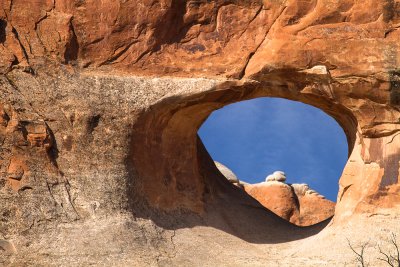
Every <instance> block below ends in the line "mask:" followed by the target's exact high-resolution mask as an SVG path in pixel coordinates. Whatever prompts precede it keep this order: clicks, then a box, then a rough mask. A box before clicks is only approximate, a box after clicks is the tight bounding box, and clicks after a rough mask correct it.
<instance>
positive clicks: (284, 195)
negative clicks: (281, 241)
mask: <svg viewBox="0 0 400 267" xmlns="http://www.w3.org/2000/svg"><path fill="white" fill-rule="evenodd" d="M244 188H245V190H246V192H247V193H248V194H249V195H250V196H252V197H254V198H255V199H257V201H258V202H260V203H261V204H262V205H263V206H264V207H266V208H267V209H269V210H271V211H272V212H274V213H275V214H276V215H278V216H279V217H281V218H283V219H285V220H287V221H290V222H291V223H294V224H298V223H299V215H300V214H299V213H300V207H299V203H298V200H297V197H296V194H295V193H294V191H293V188H292V187H291V186H290V185H287V184H285V183H282V182H277V181H270V182H265V183H260V184H255V185H246V186H245V187H244Z"/></svg>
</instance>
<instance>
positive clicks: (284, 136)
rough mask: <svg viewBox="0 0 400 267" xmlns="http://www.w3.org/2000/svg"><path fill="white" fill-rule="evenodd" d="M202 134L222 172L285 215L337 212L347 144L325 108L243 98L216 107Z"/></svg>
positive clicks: (303, 219) (306, 221)
mask: <svg viewBox="0 0 400 267" xmlns="http://www.w3.org/2000/svg"><path fill="white" fill-rule="evenodd" d="M199 136H200V138H201V140H202V142H203V143H204V145H205V147H206V148H207V151H208V152H209V153H210V155H211V156H212V158H213V159H214V160H215V161H216V166H217V168H218V169H219V170H220V171H221V173H222V174H223V175H224V176H225V177H227V178H228V180H229V181H230V182H231V183H233V184H234V185H236V186H239V187H240V188H243V190H245V191H246V192H247V193H248V194H249V195H251V196H252V197H254V198H255V199H257V200H258V201H259V202H260V203H261V204H262V205H263V206H264V207H266V208H268V209H269V210H271V211H273V212H274V213H275V214H277V215H279V216H280V217H282V218H284V219H286V220H288V221H290V222H292V223H295V224H297V225H301V226H308V225H313V224H316V223H319V222H321V221H324V220H326V219H328V218H330V217H332V216H333V214H334V207H335V202H336V198H337V194H338V189H339V178H340V176H341V174H342V172H343V168H344V166H345V164H346V161H347V159H348V154H347V149H348V146H347V142H346V137H345V135H344V133H343V130H342V128H341V127H340V126H339V125H338V124H337V122H336V121H335V120H334V119H333V118H332V117H330V116H328V115H327V114H325V113H324V112H323V111H321V110H319V109H317V108H314V107H312V106H310V105H306V104H303V103H300V102H296V101H290V100H286V99H281V98H271V97H262V98H257V99H251V100H247V101H241V102H238V103H234V104H230V105H227V106H225V107H223V108H221V109H219V110H216V111H214V112H213V113H212V114H211V115H210V116H209V118H208V119H207V120H206V121H205V122H204V124H203V125H202V126H201V128H200V129H199ZM225 165H226V166H225ZM230 169H232V170H230ZM277 170H282V171H284V173H283V174H282V173H280V172H276V171H277ZM267 176H268V177H267ZM275 176H278V177H277V179H274V177H275ZM266 178H268V179H266ZM275 178H276V177H275Z"/></svg>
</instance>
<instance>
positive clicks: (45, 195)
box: [0, 0, 400, 266]
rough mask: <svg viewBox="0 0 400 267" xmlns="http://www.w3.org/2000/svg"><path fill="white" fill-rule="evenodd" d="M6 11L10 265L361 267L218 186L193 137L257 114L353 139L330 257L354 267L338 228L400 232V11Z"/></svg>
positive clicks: (336, 7) (313, 4)
mask: <svg viewBox="0 0 400 267" xmlns="http://www.w3.org/2000/svg"><path fill="white" fill-rule="evenodd" d="M0 6H1V8H0V96H1V98H0V104H1V107H2V108H1V111H0V140H1V141H2V143H1V144H2V145H1V150H0V157H1V160H0V172H1V174H2V175H1V177H0V201H1V203H2V205H1V207H0V215H1V217H0V218H1V219H0V235H1V236H0V237H1V240H7V242H10V243H12V244H13V247H14V248H15V251H14V249H13V252H12V253H14V254H12V253H11V256H8V255H9V253H5V254H4V253H3V252H2V251H0V254H1V256H0V263H1V264H2V265H8V264H12V265H14V266H24V265H45V266H50V265H56V266H60V265H76V266H82V265H98V264H99V263H100V262H101V263H102V264H109V265H119V266H127V265H128V266H132V265H133V266H134V265H139V266H143V265H146V266H147V265H162V264H164V265H183V266H188V265H199V263H200V262H201V263H202V265H207V264H208V265H218V263H220V265H222V264H223V263H224V262H226V259H230V260H231V261H235V262H236V263H237V265H239V266H242V265H244V264H245V263H246V260H247V259H249V255H252V256H251V257H250V258H252V259H253V260H254V262H253V263H254V264H253V265H257V264H258V265H268V264H266V263H271V264H272V263H276V262H275V261H276V258H279V259H282V260H280V261H281V263H282V264H283V265H285V263H287V262H284V261H285V257H283V255H294V256H293V257H298V259H299V260H302V259H304V256H301V257H300V256H298V255H299V254H297V253H298V249H297V248H299V247H301V248H302V249H303V251H302V253H304V254H302V255H312V256H310V261H309V262H307V264H308V263H310V264H311V265H315V266H321V265H323V264H327V265H345V264H349V263H350V261H351V257H352V256H351V255H347V254H346V253H341V254H342V255H344V256H343V257H341V258H340V259H337V257H331V256H330V255H326V254H324V255H318V254H315V253H317V252H316V251H317V250H315V247H312V246H311V245H308V246H306V243H307V242H308V241H307V240H309V239H305V237H306V236H310V235H312V234H316V233H317V232H318V231H319V230H320V229H319V228H315V227H311V228H307V229H303V230H304V231H305V232H300V230H299V229H298V228H295V227H293V226H291V225H290V224H286V222H285V221H284V220H281V219H279V218H276V217H274V215H273V214H272V213H269V212H268V211H266V210H265V209H263V208H262V207H260V205H259V204H257V203H255V202H253V201H252V200H251V199H249V198H247V196H246V195H244V194H242V193H243V192H242V191H240V190H241V189H240V188H237V187H234V186H232V185H230V184H229V183H228V182H227V181H226V180H224V178H223V177H221V175H219V174H216V173H217V171H216V170H215V168H216V167H215V165H214V164H213V161H212V160H211V159H210V158H209V156H208V153H207V152H206V151H205V149H204V147H203V146H202V144H201V141H200V140H199V139H198V138H197V134H196V133H197V129H198V128H199V127H200V125H201V124H202V122H203V121H204V120H205V119H206V118H207V116H208V115H209V114H210V113H211V112H212V111H214V110H216V109H218V108H221V107H223V106H224V105H227V104H230V103H233V102H236V101H241V100H246V99H251V98H256V97H268V96H269V97H283V98H287V99H291V100H296V101H301V102H303V103H306V104H310V105H313V106H315V107H318V108H320V109H322V110H323V111H325V112H326V113H327V114H329V115H331V116H332V117H334V118H335V119H336V120H337V121H338V122H339V123H340V125H341V126H342V127H343V130H344V131H345V133H346V135H347V138H348V143H349V160H348V163H347V165H346V167H345V169H344V171H343V174H342V176H341V177H340V180H339V185H340V189H339V192H338V199H337V205H336V209H335V216H334V219H333V222H332V223H331V225H330V226H329V227H328V228H327V229H326V230H325V232H324V233H326V234H323V233H322V234H321V235H318V238H315V239H312V240H315V242H317V243H318V242H319V243H318V244H317V245H321V246H317V247H318V248H320V247H322V246H327V247H328V248H329V249H330V250H335V251H338V252H343V251H345V249H346V247H347V246H346V244H344V243H345V242H333V241H330V240H332V237H333V235H331V236H330V235H329V234H330V233H332V231H333V230H331V229H336V230H335V231H336V232H337V233H349V234H351V236H354V237H356V238H358V239H357V240H360V241H361V237H362V236H365V233H363V232H361V231H362V230H361V229H355V228H354V227H353V228H351V227H350V228H351V230H352V231H353V232H351V231H350V230H349V229H350V228H346V229H347V230H346V229H345V225H346V224H351V223H353V225H363V226H365V227H366V228H365V229H368V230H369V231H368V234H369V235H376V236H377V237H378V236H379V235H380V234H381V233H378V230H377V229H380V228H381V226H382V223H381V222H382V220H383V219H382V218H383V217H382V216H383V215H385V217H384V218H385V222H386V224H387V225H390V226H392V228H386V226H385V225H386V224H383V225H384V227H385V229H387V230H396V231H397V230H400V229H398V226H397V225H398V223H397V224H396V223H395V222H398V219H396V216H397V215H398V213H399V206H400V194H399V192H400V181H399V179H400V177H399V171H400V170H399V169H400V167H399V166H400V164H399V160H400V135H399V131H400V124H399V117H400V108H399V105H400V92H399V90H400V72H399V61H400V53H399V51H400V43H399V42H398V39H399V35H400V30H399V27H400V12H399V10H400V2H399V1H398V0H374V1H372V0H367V1H365V0H335V1H333V0H327V1H321V0H310V1H297V0H289V1H280V0H276V1H275V0H274V1H272V0H271V1H268V0H265V1H260V0H246V1H222V0H221V1H220V0H215V1H177V0H166V1H152V0H137V1H133V0H132V1H130V0H128V1H111V0H103V1H94V0H91V1H75V0H66V1H53V0H35V1H34V0H28V1H26V0H4V1H0ZM238 190H239V191H238ZM3 203H5V204H3ZM188 214H190V216H192V217H190V216H189V215H188ZM238 214H243V215H242V216H238ZM163 216H164V217H163ZM165 216H166V217H167V218H165ZM185 216H189V217H190V218H186V217H185ZM184 217H185V218H186V220H184V219H183V218H184ZM244 218H246V220H247V223H245V222H244ZM150 219H152V220H150ZM152 221H153V222H154V223H153V222H152ZM260 221H262V222H263V223H261V222H260ZM374 222H375V223H380V224H379V226H380V227H372V226H371V225H373V223H374ZM249 225H251V226H252V227H251V228H250V226H249ZM189 226H191V227H189ZM193 226H207V227H193ZM369 226H371V227H370V228H368V227H369ZM335 227H338V228H335ZM340 227H342V228H340ZM396 227H397V228H396ZM217 229H218V230H217ZM254 229H256V231H255V230H254ZM318 229H319V230H318ZM82 233H86V235H85V234H82ZM211 233H212V234H211ZM228 233H229V235H234V236H238V237H240V238H239V239H234V238H230V237H229V235H228ZM264 233H265V234H264ZM199 236H201V237H202V238H204V240H205V242H198V244H206V245H200V246H199V247H196V249H197V251H201V253H196V255H198V257H197V258H196V259H193V255H194V253H192V252H193V249H192V250H191V249H190V247H188V245H187V244H193V241H198V240H199ZM211 236H212V237H211ZM216 237H217V239H218V240H215V238H216ZM341 237H343V236H341ZM337 238H338V240H339V237H337ZM67 239H68V240H74V242H73V244H70V243H68V244H67V243H66V241H65V240H67ZM242 239H244V240H246V241H248V243H251V245H254V246H256V247H257V248H258V249H257V250H251V249H252V248H254V247H251V246H247V245H245V244H246V242H241V241H242ZM295 240H298V241H296V242H293V243H290V244H286V243H285V242H287V241H295ZM343 240H345V238H344V237H343ZM302 242H303V243H302ZM10 243H7V244H10ZM278 243H280V244H281V245H278ZM4 244H5V243H4ZM196 244H197V242H196ZM272 244H273V245H272ZM284 244H286V245H284ZM291 244H293V246H295V248H293V249H291V248H290V246H292V245H291ZM303 245H304V246H303ZM242 246H246V248H249V250H243V249H241V251H242V252H241V251H239V250H236V251H233V250H234V249H232V248H242ZM2 247H3V245H2ZM221 247H222V248H224V247H229V248H230V249H231V250H228V249H227V250H224V249H221ZM9 248H10V246H8V245H7V250H8V251H11V250H10V249H9ZM217 248H219V249H217ZM3 250H4V249H3ZM215 251H219V252H220V251H222V253H220V254H217V253H216V252H215ZM230 251H233V252H232V253H230ZM256 251H260V253H258V254H257V252H256ZM318 252H320V253H321V249H318ZM240 253H246V255H244V254H240ZM273 253H276V255H277V256H276V258H273V259H272V258H271V257H269V258H267V257H266V256H265V255H273ZM289 253H290V254H289ZM6 254H7V256H3V255H6ZM132 255H137V257H135V258H133V257H132ZM205 255H207V256H205ZM293 257H292V258H291V259H290V260H292V261H293ZM306 257H307V256H306ZM375 258H376V257H375ZM271 260H272V261H273V262H271ZM332 261H333V262H332ZM335 261H340V262H339V263H338V262H335ZM321 262H322V263H321ZM305 264H306V263H304V264H302V265H305ZM286 265H287V264H286ZM375 265H376V264H375Z"/></svg>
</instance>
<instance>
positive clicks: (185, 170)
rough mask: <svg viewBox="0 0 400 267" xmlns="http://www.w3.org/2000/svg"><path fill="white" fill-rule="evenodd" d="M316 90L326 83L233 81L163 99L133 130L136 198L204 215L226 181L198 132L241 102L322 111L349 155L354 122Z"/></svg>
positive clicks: (354, 135) (354, 137) (167, 208)
mask: <svg viewBox="0 0 400 267" xmlns="http://www.w3.org/2000/svg"><path fill="white" fill-rule="evenodd" d="M303 80H304V79H303ZM318 87H327V88H328V89H329V86H328V84H327V83H321V82H320V81H315V80H311V81H308V82H303V83H299V84H295V83H293V82H287V83H285V82H284V83H282V82H278V81H274V82H269V81H268V82H256V81H253V80H246V81H237V80H232V81H224V82H220V83H217V84H216V85H215V86H214V87H213V88H211V89H209V90H207V91H203V92H198V93H195V94H180V95H172V96H169V97H165V98H163V99H161V100H160V101H158V102H157V103H155V104H154V105H153V106H152V107H151V108H150V109H148V110H146V111H144V112H143V113H142V114H141V115H140V116H139V119H138V121H137V122H136V123H135V127H134V129H133V136H132V140H134V142H132V147H131V150H132V152H131V155H132V158H131V163H132V169H133V170H134V173H135V177H136V179H135V180H134V182H133V184H132V190H133V193H134V195H135V198H136V199H141V200H144V202H146V203H147V204H148V205H149V206H150V207H152V208H154V209H159V210H163V211H165V212H172V211H174V210H189V211H192V212H195V213H198V214H204V213H205V212H206V210H207V209H206V206H207V205H208V204H207V203H209V202H210V201H212V200H213V199H215V198H216V197H217V196H218V195H220V194H221V192H223V191H224V190H223V189H222V188H223V187H224V186H226V185H227V184H228V182H227V181H226V179H225V178H224V177H223V176H222V175H221V174H220V173H219V172H218V171H217V170H216V168H215V165H214V164H213V160H212V159H211V157H210V156H209V155H208V153H207V151H206V149H205V148H204V146H203V144H202V143H201V140H200V139H199V138H198V136H197V131H198V129H199V128H200V126H201V125H202V124H203V122H204V121H205V120H206V119H207V117H208V116H209V115H210V114H211V113H212V112H213V111H214V110H216V109H219V108H222V107H223V106H225V105H228V104H232V103H235V102H239V101H242V100H249V99H253V98H258V97H278V98H285V99H289V100H293V101H299V102H302V103H304V104H308V105H311V106H314V107H316V108H319V109H321V110H322V111H324V112H325V113H327V114H328V115H330V116H331V117H333V118H334V119H335V120H336V121H337V122H338V123H339V125H340V126H341V127H342V128H343V130H344V132H345V134H346V137H347V143H348V151H349V155H350V154H351V152H352V150H353V147H354V145H355V143H356V140H357V138H358V137H357V130H358V129H357V127H358V125H357V120H356V118H355V116H354V115H353V113H352V112H351V111H350V110H349V109H348V108H346V107H345V106H343V105H341V104H340V103H338V102H337V101H335V100H334V98H332V96H331V95H329V94H326V92H324V91H321V90H320V89H319V88H318ZM315 88H317V89H318V90H315ZM229 186H231V185H229ZM342 193H343V192H339V195H341V194H342ZM340 199H341V198H340V196H339V198H338V200H339V201H340ZM141 202H143V201H141Z"/></svg>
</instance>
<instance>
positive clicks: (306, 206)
mask: <svg viewBox="0 0 400 267" xmlns="http://www.w3.org/2000/svg"><path fill="white" fill-rule="evenodd" d="M290 186H291V187H292V188H293V189H294V192H295V194H296V196H297V199H298V202H299V206H300V215H299V222H298V225H301V226H308V225H313V224H316V223H319V222H322V221H324V220H326V219H329V218H331V217H332V216H333V215H334V213H335V203H334V202H332V201H330V200H328V199H326V198H325V197H324V196H322V195H320V194H318V192H316V191H315V190H312V189H311V188H309V186H308V185H307V184H291V185H290Z"/></svg>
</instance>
